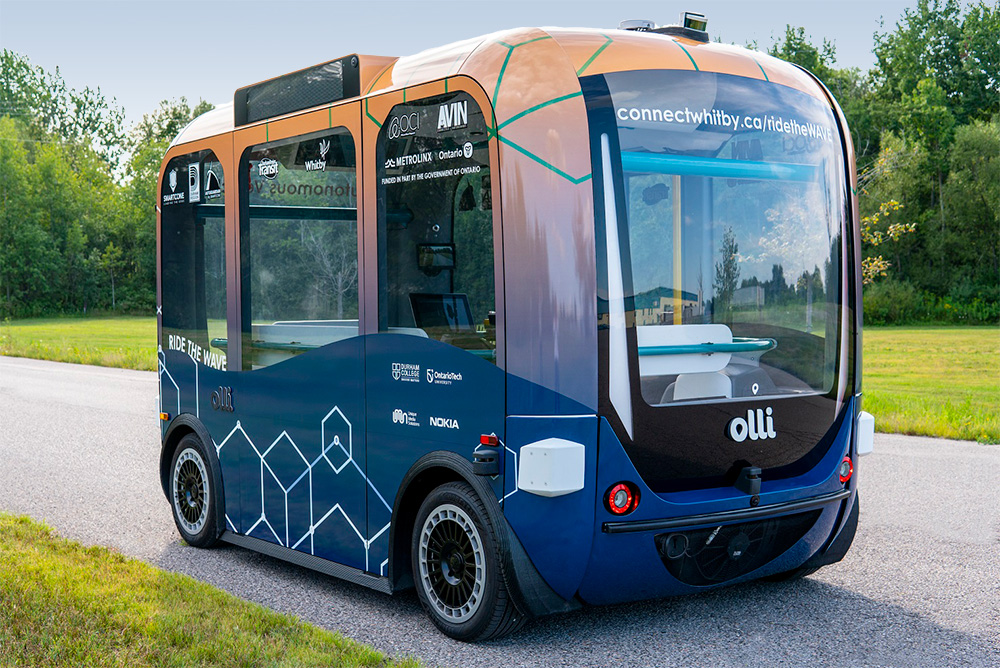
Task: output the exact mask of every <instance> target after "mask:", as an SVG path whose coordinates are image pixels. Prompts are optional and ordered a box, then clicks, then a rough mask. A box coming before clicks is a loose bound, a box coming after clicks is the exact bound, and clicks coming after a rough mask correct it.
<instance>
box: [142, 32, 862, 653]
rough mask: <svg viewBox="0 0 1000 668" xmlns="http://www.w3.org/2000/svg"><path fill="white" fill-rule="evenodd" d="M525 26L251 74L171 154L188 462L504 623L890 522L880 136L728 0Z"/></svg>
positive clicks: (306, 531)
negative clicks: (873, 465) (856, 139)
mask: <svg viewBox="0 0 1000 668" xmlns="http://www.w3.org/2000/svg"><path fill="white" fill-rule="evenodd" d="M623 28H629V29H618V30H604V31H601V30H584V29H555V28H552V29H544V30H541V29H518V30H511V31H506V32H502V33H496V34H492V35H488V36H485V37H482V38H478V39H473V40H469V41H465V42H460V43H456V44H452V45H449V46H445V47H442V48H439V49H434V50H431V51H426V52H423V53H420V54H417V55H415V56H411V57H405V58H386V57H371V56H363V55H349V56H346V57H343V58H339V59H337V60H332V61H329V62H327V63H323V64H320V65H317V66H314V67H310V68H308V69H304V70H301V71H298V72H293V73H291V74H288V75H286V76H281V77H278V78H275V79H270V80H267V81H264V82H262V83H258V84H254V85H251V86H247V87H245V88H241V89H239V90H237V91H236V94H235V98H234V101H233V103H232V104H227V105H224V106H221V107H219V108H216V109H215V110H213V111H211V112H209V113H207V114H205V115H203V116H201V117H200V118H198V119H196V120H195V121H193V122H192V123H191V124H190V125H189V126H188V127H187V128H185V129H184V130H183V131H182V132H181V133H180V134H179V135H178V136H177V138H176V139H175V140H174V142H173V144H172V145H171V146H170V149H169V150H168V152H167V155H166V158H165V160H164V163H163V166H162V170H161V174H160V183H159V194H158V202H157V212H158V217H157V221H158V228H157V239H158V277H159V280H158V303H159V308H158V317H159V380H160V420H161V427H162V433H161V434H162V454H161V459H160V473H161V479H162V484H163V491H164V493H165V494H166V496H167V498H168V500H169V502H170V505H171V507H172V509H173V514H174V518H175V521H176V524H177V528H178V530H179V531H180V533H181V535H182V536H183V538H184V540H186V541H187V542H188V543H190V544H192V545H194V546H198V547H206V546H209V545H212V544H214V543H216V542H218V541H224V542H228V543H232V544H235V545H239V546H243V547H246V548H249V549H252V550H257V551H260V552H263V553H265V554H268V555H271V556H274V557H277V558H280V559H285V560H287V561H290V562H293V563H295V564H298V565H300V566H305V567H308V568H313V569H316V570H319V571H322V572H324V573H328V574H330V575H334V576H337V577H341V578H344V579H347V580H349V581H351V582H355V583H359V584H363V585H365V586H367V587H371V588H374V589H377V590H379V591H382V592H386V593H390V592H395V591H399V590H401V589H405V588H408V587H415V588H416V591H417V594H418V596H419V598H420V601H421V603H422V604H423V606H424V607H425V608H426V610H427V612H428V614H429V616H430V617H431V619H432V620H433V621H434V623H435V624H436V625H437V626H438V627H439V628H440V629H441V631H443V632H444V633H446V634H448V635H449V636H452V637H454V638H459V639H464V640H477V639H486V638H492V637H497V636H500V635H503V634H505V633H509V632H511V631H513V630H515V629H517V628H518V627H519V626H520V625H521V624H523V623H524V622H525V620H527V619H530V618H532V617H534V616H539V615H544V614H549V613H554V612H559V611H566V610H571V609H574V608H576V607H578V606H580V605H581V604H604V603H613V602H621V601H632V600H638V599H645V598H654V597H663V596H673V595H678V594H684V593H691V592H699V591H705V590H707V589H709V588H713V587H718V586H721V585H727V584H733V583H738V582H744V581H747V580H750V579H758V578H770V579H789V578H798V577H802V576H804V575H807V574H809V573H811V572H813V571H814V570H816V569H817V568H819V567H821V566H824V565H826V564H830V563H833V562H836V561H838V560H840V559H841V558H843V556H844V554H845V553H846V551H847V549H848V547H849V546H850V544H851V541H852V539H853V537H854V534H855V529H856V527H857V523H858V495H857V480H858V476H857V472H856V466H857V462H858V457H859V456H860V455H863V454H865V453H866V452H868V451H870V450H871V447H872V439H873V429H874V421H873V418H872V417H871V416H870V415H868V414H867V413H863V412H862V411H861V360H860V350H861V347H860V337H861V294H860V282H859V279H858V276H859V257H860V255H859V238H858V215H857V201H856V197H855V190H854V186H855V168H854V158H853V148H852V145H851V140H850V135H849V134H848V131H847V127H846V126H845V123H844V117H843V115H842V114H841V112H840V109H839V108H838V106H837V104H836V102H835V101H834V100H833V98H832V97H831V96H830V93H829V91H828V90H827V89H826V88H824V86H823V85H822V83H820V82H819V81H818V80H817V79H816V78H815V77H813V76H812V75H810V74H809V73H808V72H806V71H804V70H802V69H799V68H797V67H795V66H792V65H789V64H787V63H784V62H782V61H779V60H776V59H774V58H771V57H769V56H767V55H764V54H762V53H759V52H755V51H749V50H746V49H742V48H738V47H733V46H727V45H723V44H718V43H715V44H713V43H710V42H709V41H708V39H707V34H706V33H705V32H704V30H703V28H704V23H703V21H701V20H700V19H699V17H697V16H693V15H689V16H687V17H686V20H685V25H683V26H668V27H662V28H657V27H655V26H654V25H652V24H648V23H645V22H630V23H628V24H623Z"/></svg>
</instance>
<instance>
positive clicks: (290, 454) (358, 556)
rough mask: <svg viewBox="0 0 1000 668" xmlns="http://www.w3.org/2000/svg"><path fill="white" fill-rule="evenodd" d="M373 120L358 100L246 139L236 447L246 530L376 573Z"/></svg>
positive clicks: (241, 136) (241, 143) (240, 137)
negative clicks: (363, 265)
mask: <svg viewBox="0 0 1000 668" xmlns="http://www.w3.org/2000/svg"><path fill="white" fill-rule="evenodd" d="M360 113H361V110H360V105H359V104H357V103H347V104H341V105H337V106H335V107H333V108H331V109H324V110H321V111H316V112H311V113H306V114H301V115H298V116H294V117H291V118H286V119H283V120H280V121H275V122H269V123H265V124H260V125H256V126H253V127H250V128H245V129H241V130H238V131H237V132H236V146H235V149H236V155H237V156H239V162H238V170H239V175H240V219H239V235H238V255H239V258H240V272H239V296H240V304H239V310H238V313H237V317H238V318H239V331H240V332H241V339H240V342H239V345H240V360H239V364H240V367H239V368H240V369H241V370H242V373H240V374H239V379H238V382H237V384H238V387H234V399H233V408H234V418H235V419H234V426H233V429H232V432H231V433H230V435H229V438H230V439H231V440H232V445H233V446H235V447H237V448H239V449H240V469H241V476H240V479H241V481H242V485H241V501H242V503H241V505H242V513H241V520H240V526H239V528H240V531H241V532H242V533H244V534H246V535H248V536H252V537H254V538H259V539H262V540H265V541H269V542H272V543H276V544H278V545H282V546H285V547H290V548H293V549H295V550H299V551H301V552H305V553H307V554H312V555H315V556H318V557H322V558H324V559H329V560H332V561H336V562H339V563H342V564H346V565H348V566H352V567H354V568H358V569H368V567H369V564H368V559H367V557H368V535H367V525H366V516H367V508H366V504H367V500H366V495H365V489H366V482H367V479H366V473H365V469H366V460H365V405H364V400H363V396H364V386H363V377H364V371H363V369H364V361H363V345H362V339H361V337H360V326H359V323H360V321H361V317H362V313H361V311H362V300H361V298H360V287H359V280H358V276H359V269H360V234H359V224H358V223H359V220H360V207H359V203H358V198H357V182H358V171H359V160H358V159H357V157H356V155H357V151H356V147H357V145H358V138H359V125H360ZM229 446H230V444H228V443H227V445H226V446H224V448H225V447H229ZM224 448H223V449H224Z"/></svg>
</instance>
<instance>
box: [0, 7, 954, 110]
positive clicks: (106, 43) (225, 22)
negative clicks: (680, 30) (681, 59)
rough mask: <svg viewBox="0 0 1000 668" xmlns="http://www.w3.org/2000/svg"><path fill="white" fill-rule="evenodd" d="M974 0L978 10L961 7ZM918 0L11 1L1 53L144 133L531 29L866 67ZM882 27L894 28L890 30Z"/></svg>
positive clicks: (0, 27) (1, 11) (3, 15)
mask: <svg viewBox="0 0 1000 668" xmlns="http://www.w3.org/2000/svg"><path fill="white" fill-rule="evenodd" d="M963 4H968V3H963ZM915 5H916V0H907V1H897V0H884V1H876V0H867V1H864V0H840V1H838V2H831V1H829V0H794V1H789V0H756V1H755V2H749V1H746V0H684V1H683V2H662V1H661V2H632V1H629V0H617V1H616V0H606V1H604V2H590V1H587V0H574V1H570V0H534V1H531V2H522V1H516V2H514V1H511V2H507V1H503V0H496V1H492V2H487V1H484V0H463V1H460V0H447V1H441V0H434V1H426V2H422V1H419V0H410V1H409V2H400V1H388V0H353V1H351V2H346V1H344V0H326V1H325V2H320V1H317V0H311V1H304V0H286V1H281V0H270V1H268V2H261V1H258V0H239V1H237V0H198V1H189V0H128V1H125V0H118V1H114V2H108V1H100V2H98V1H86V0H77V1H65V0H63V1H61V2H55V1H49V0H0V47H2V48H5V49H10V50H12V51H15V52H17V53H19V54H21V55H24V56H27V57H28V58H29V59H30V60H31V62H32V63H33V64H35V65H40V66H41V67H43V68H45V69H46V70H49V71H52V70H55V68H57V67H58V68H59V71H60V73H61V74H62V76H63V78H64V79H65V80H66V82H67V84H68V85H69V86H70V87H72V88H75V89H82V88H84V87H87V86H90V87H91V88H94V87H99V88H100V89H101V92H103V93H104V94H105V96H106V97H107V98H109V99H111V98H114V99H115V100H116V101H117V103H118V105H120V106H121V107H123V108H124V110H125V114H126V120H127V122H129V123H130V124H131V123H134V122H136V121H138V120H139V119H141V118H142V115H143V114H144V113H147V112H150V111H153V110H155V109H156V107H157V106H158V105H159V102H160V101H161V100H167V99H169V100H173V99H178V98H180V97H181V96H184V97H186V98H187V99H188V100H189V101H191V102H197V101H198V100H199V99H205V100H208V101H209V102H212V103H214V104H220V103H223V102H226V101H229V100H231V99H232V95H233V92H234V91H235V90H236V89H237V88H239V87H240V86H245V85H247V84H251V83H256V82H257V81H261V80H263V79H268V78H270V77H273V76H278V75H281V74H285V73H287V72H291V71H293V70H297V69H301V68H303V67H307V66H309V65H314V64H316V63H320V62H325V61H327V60H332V59H334V58H338V57H340V56H343V55H347V54H351V53H361V54H373V55H385V56H405V55H410V54H413V53H417V52H419V51H422V50H424V49H429V48H433V47H437V46H442V45H444V44H447V43H449V42H454V41H458V40H462V39H467V38H471V37H475V36H477V35H482V34H486V33H490V32H494V31H497V30H501V29H505V28H515V27H520V26H571V27H580V26H584V27H593V28H615V27H617V26H618V23H619V22H620V21H622V20H624V19H649V20H652V21H654V22H656V23H657V24H659V25H663V24H669V23H675V22H676V21H677V17H678V15H679V14H680V12H681V11H697V12H701V13H703V14H705V15H706V16H707V17H708V32H709V35H710V36H711V37H712V39H715V38H720V39H721V40H722V41H723V42H733V43H736V44H741V45H745V44H748V43H750V42H756V43H757V45H758V48H760V49H762V50H764V49H766V48H767V47H768V46H770V45H771V44H772V43H774V42H775V41H776V39H778V38H780V37H781V36H782V35H783V34H784V30H785V25H786V24H791V25H792V26H802V27H804V28H805V30H806V34H807V35H809V36H811V38H812V41H813V43H814V44H820V43H821V42H822V40H823V39H824V38H825V39H829V40H831V41H833V42H834V43H835V45H836V48H837V65H838V66H839V67H859V68H862V69H868V68H869V67H871V65H872V64H873V63H874V56H873V55H872V52H871V49H872V44H873V40H872V35H873V34H874V33H875V32H876V31H880V32H886V31H890V30H892V29H893V28H894V27H895V25H896V22H897V21H898V20H899V18H900V17H901V16H902V13H903V10H904V9H905V8H907V7H913V6H915ZM883 22H884V27H883Z"/></svg>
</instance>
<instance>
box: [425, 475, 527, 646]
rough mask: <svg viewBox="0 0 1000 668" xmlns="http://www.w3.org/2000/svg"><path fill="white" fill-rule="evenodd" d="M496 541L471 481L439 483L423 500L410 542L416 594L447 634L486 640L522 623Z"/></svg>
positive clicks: (461, 637)
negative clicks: (503, 572) (507, 583)
mask: <svg viewBox="0 0 1000 668" xmlns="http://www.w3.org/2000/svg"><path fill="white" fill-rule="evenodd" d="M496 545H497V541H496V533H495V529H494V527H493V525H492V524H491V523H490V521H489V518H488V517H487V514H486V508H485V507H484V506H483V503H482V501H481V500H480V499H479V497H478V496H476V493H475V492H474V491H473V490H472V488H471V487H469V485H467V484H465V483H457V482H453V483H448V484H445V485H441V486H440V487H438V488H437V489H435V490H434V491H433V492H431V493H430V495H428V497H427V498H426V499H425V500H424V502H423V504H422V505H421V506H420V510H419V511H418V512H417V520H416V522H415V523H414V527H413V541H412V545H411V554H412V559H413V574H414V580H415V581H416V588H417V596H418V597H419V598H420V603H421V604H422V605H423V607H424V610H426V611H427V614H428V615H429V616H430V618H431V619H432V620H433V621H434V624H435V625H437V627H438V628H439V629H441V631H442V632H443V633H445V635H448V636H450V637H452V638H455V639H456V640H466V641H474V640H487V639H490V638H498V637H500V636H503V635H506V634H508V633H511V632H512V631H515V630H517V629H518V628H520V626H521V625H522V624H523V623H524V619H523V616H522V615H521V614H520V613H519V612H518V610H517V609H516V608H515V607H514V604H513V602H512V601H511V600H510V596H509V593H508V591H507V586H506V584H505V583H504V580H503V575H502V574H501V572H500V567H499V555H498V554H497V547H496Z"/></svg>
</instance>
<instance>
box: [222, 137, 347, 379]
mask: <svg viewBox="0 0 1000 668" xmlns="http://www.w3.org/2000/svg"><path fill="white" fill-rule="evenodd" d="M355 164H356V163H355V153H354V140H353V139H352V138H351V135H350V133H348V132H347V130H344V129H337V130H326V131H323V132H318V133H313V134H309V135H304V136H301V137H295V138H293V139H286V140H282V141H276V142H270V143H267V144H260V145H257V146H252V147H250V148H248V149H247V150H246V151H245V152H244V154H243V159H242V160H241V162H240V171H241V174H242V175H244V178H245V179H246V181H245V182H244V183H245V184H246V185H245V188H244V187H243V186H241V190H243V192H242V198H241V199H242V201H241V203H240V206H241V211H240V213H241V215H240V255H241V258H240V262H241V266H240V272H241V277H242V280H241V285H242V288H241V289H242V293H243V294H242V297H243V299H242V309H243V313H242V315H241V321H242V325H243V327H242V329H243V337H242V342H243V368H244V370H249V369H259V368H261V367H265V366H269V365H271V364H275V363H277V362H281V361H284V360H286V359H289V358H291V357H294V356H295V355H299V354H301V353H303V352H306V351H308V350H312V349H314V348H318V347H320V346H324V345H327V344H330V343H335V342H337V341H341V340H344V339H348V338H351V337H354V336H357V335H358V215H357V183H356V179H357V173H356V170H355Z"/></svg>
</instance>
